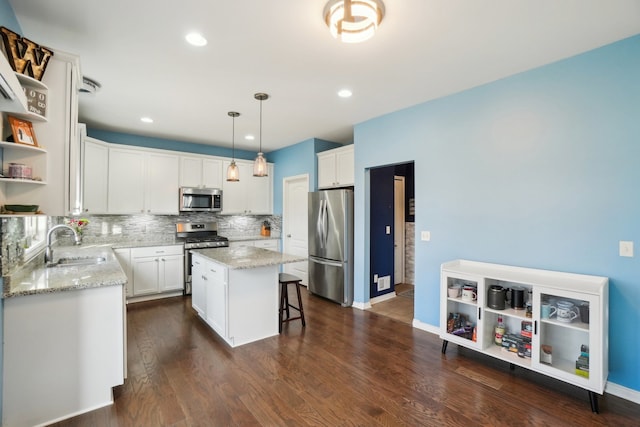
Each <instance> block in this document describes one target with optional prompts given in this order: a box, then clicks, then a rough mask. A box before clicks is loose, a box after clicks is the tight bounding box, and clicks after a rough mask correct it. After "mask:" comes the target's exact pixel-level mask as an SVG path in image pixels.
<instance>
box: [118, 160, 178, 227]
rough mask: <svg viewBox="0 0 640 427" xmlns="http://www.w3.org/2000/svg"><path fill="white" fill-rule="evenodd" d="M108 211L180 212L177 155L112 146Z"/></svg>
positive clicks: (121, 212)
mask: <svg viewBox="0 0 640 427" xmlns="http://www.w3.org/2000/svg"><path fill="white" fill-rule="evenodd" d="M108 169H109V172H108V176H109V179H108V182H109V186H108V212H109V213H118V214H126V213H154V214H177V213H178V204H177V198H178V182H179V180H178V171H179V159H178V156H176V155H172V154H164V153H160V152H154V151H145V150H135V149H128V148H114V147H109V167H108Z"/></svg>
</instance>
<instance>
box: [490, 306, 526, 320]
mask: <svg viewBox="0 0 640 427" xmlns="http://www.w3.org/2000/svg"><path fill="white" fill-rule="evenodd" d="M484 310H485V311H486V312H488V313H495V314H497V315H500V316H506V317H517V318H518V319H522V320H531V317H527V311H526V310H515V309H513V308H505V309H504V310H496V309H494V308H488V307H486V308H485V309H484Z"/></svg>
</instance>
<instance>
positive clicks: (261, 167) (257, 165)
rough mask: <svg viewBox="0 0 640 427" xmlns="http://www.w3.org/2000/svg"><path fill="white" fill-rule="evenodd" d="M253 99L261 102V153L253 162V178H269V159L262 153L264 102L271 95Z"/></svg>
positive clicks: (257, 96)
mask: <svg viewBox="0 0 640 427" xmlns="http://www.w3.org/2000/svg"><path fill="white" fill-rule="evenodd" d="M253 97H254V98H255V99H257V100H258V101H260V151H258V156H257V157H256V160H255V161H254V162H253V176H267V175H268V172H269V170H268V168H267V159H265V158H264V154H263V153H262V101H265V100H267V99H269V95H267V94H266V93H256V94H255V95H254V96H253Z"/></svg>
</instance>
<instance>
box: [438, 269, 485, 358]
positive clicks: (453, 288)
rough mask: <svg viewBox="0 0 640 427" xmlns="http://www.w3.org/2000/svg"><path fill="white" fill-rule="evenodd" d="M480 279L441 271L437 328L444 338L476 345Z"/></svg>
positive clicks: (478, 339)
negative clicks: (438, 327)
mask: <svg viewBox="0 0 640 427" xmlns="http://www.w3.org/2000/svg"><path fill="white" fill-rule="evenodd" d="M481 288H482V279H479V278H478V277H473V276H465V275H460V274H452V275H447V274H445V275H443V277H442V283H441V287H440V289H441V292H443V293H444V294H443V295H442V298H440V301H441V304H442V306H441V309H440V330H441V334H440V335H441V337H442V338H443V339H444V340H447V341H451V342H454V343H456V344H460V345H463V346H465V347H471V348H476V349H479V348H481V346H480V337H482V333H483V332H482V321H481V319H482V299H483V297H482V291H481Z"/></svg>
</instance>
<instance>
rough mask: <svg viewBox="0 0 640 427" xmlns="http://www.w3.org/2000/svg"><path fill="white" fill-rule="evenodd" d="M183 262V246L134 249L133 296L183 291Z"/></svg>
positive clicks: (132, 256)
mask: <svg viewBox="0 0 640 427" xmlns="http://www.w3.org/2000/svg"><path fill="white" fill-rule="evenodd" d="M183 260H184V255H183V247H182V245H169V246H153V247H143V248H132V249H131V266H132V276H133V280H132V282H133V296H134V297H138V296H144V295H152V294H159V293H163V292H169V291H182V289H183V287H184V261H183Z"/></svg>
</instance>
